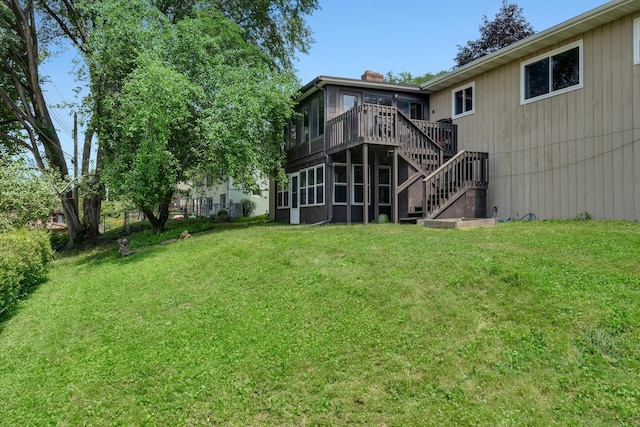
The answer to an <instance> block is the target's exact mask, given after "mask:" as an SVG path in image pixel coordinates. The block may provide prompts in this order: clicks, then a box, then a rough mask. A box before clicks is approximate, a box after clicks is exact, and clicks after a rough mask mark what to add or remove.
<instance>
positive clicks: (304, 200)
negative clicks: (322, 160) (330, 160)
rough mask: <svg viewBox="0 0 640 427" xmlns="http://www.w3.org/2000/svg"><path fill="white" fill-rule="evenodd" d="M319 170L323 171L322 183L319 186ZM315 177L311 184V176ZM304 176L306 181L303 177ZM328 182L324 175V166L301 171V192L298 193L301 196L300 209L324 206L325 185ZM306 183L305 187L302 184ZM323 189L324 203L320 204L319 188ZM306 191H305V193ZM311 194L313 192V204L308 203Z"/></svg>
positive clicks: (323, 200)
mask: <svg viewBox="0 0 640 427" xmlns="http://www.w3.org/2000/svg"><path fill="white" fill-rule="evenodd" d="M318 169H322V183H320V184H318V181H317V179H318ZM310 174H311V175H312V176H313V184H309V175H310ZM303 175H304V181H303V178H302V176H303ZM325 181H326V176H325V175H324V164H320V165H316V166H311V167H309V168H306V169H302V170H300V190H299V191H298V193H299V194H300V207H312V206H323V205H324V204H325V196H326V194H325V187H324V183H325ZM303 182H304V185H302V183H303ZM319 187H321V190H320V191H321V193H322V203H318V200H317V199H318V198H317V194H318V192H317V191H318V188H319ZM303 190H304V191H303ZM303 192H304V198H303V197H302V193H303ZM309 192H313V203H308V201H309Z"/></svg>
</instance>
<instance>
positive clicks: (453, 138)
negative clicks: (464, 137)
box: [412, 120, 458, 157]
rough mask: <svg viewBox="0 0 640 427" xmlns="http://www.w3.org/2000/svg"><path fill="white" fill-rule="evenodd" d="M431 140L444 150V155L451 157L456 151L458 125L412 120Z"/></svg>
mask: <svg viewBox="0 0 640 427" xmlns="http://www.w3.org/2000/svg"><path fill="white" fill-rule="evenodd" d="M412 122H413V123H415V125H416V126H418V128H420V130H422V131H423V132H424V133H425V134H427V136H429V138H430V139H431V140H433V141H434V142H435V143H436V144H438V145H439V146H440V147H442V149H443V150H444V155H445V157H452V156H454V155H455V154H456V153H457V152H458V126H457V125H454V124H452V123H446V122H430V121H427V120H412Z"/></svg>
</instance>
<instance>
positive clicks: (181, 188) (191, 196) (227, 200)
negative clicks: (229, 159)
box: [173, 178, 269, 218]
mask: <svg viewBox="0 0 640 427" xmlns="http://www.w3.org/2000/svg"><path fill="white" fill-rule="evenodd" d="M258 185H259V187H260V190H259V191H257V192H255V193H247V192H245V191H244V190H243V189H241V188H239V187H237V186H236V185H235V184H234V182H233V179H231V178H228V179H226V180H225V181H223V182H222V183H220V184H218V185H215V184H209V183H207V184H206V185H205V187H204V188H195V187H193V186H192V185H191V184H190V183H181V184H179V185H178V193H176V195H175V196H174V203H175V204H174V206H173V210H175V211H179V212H181V213H185V214H195V215H202V216H212V215H216V214H217V213H218V211H220V210H223V209H224V210H226V211H227V212H228V214H229V216H231V217H236V218H237V217H241V216H243V215H242V205H241V201H242V199H249V200H252V201H253V202H254V203H255V204H256V208H255V210H254V211H253V213H252V216H255V215H263V214H265V213H268V210H269V183H268V181H267V180H264V179H262V180H258Z"/></svg>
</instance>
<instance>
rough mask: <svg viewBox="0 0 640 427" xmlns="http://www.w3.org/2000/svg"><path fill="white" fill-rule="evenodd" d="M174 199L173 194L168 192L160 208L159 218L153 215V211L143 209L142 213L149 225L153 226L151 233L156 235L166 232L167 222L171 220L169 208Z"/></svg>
mask: <svg viewBox="0 0 640 427" xmlns="http://www.w3.org/2000/svg"><path fill="white" fill-rule="evenodd" d="M172 197H173V193H172V192H168V193H166V194H165V195H164V198H163V200H162V202H161V203H160V205H159V206H158V216H156V215H155V214H154V213H153V210H152V209H149V208H142V212H144V214H145V216H146V217H147V219H148V220H149V223H150V224H151V231H152V232H153V233H154V234H160V233H162V232H163V231H164V226H165V225H166V224H167V220H168V219H169V206H170V205H171V199H172Z"/></svg>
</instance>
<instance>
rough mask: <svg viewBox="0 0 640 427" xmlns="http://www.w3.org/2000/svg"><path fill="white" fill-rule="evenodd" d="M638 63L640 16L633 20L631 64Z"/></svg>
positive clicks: (639, 55)
mask: <svg viewBox="0 0 640 427" xmlns="http://www.w3.org/2000/svg"><path fill="white" fill-rule="evenodd" d="M638 64H640V18H636V19H635V20H634V21H633V65H638Z"/></svg>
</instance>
